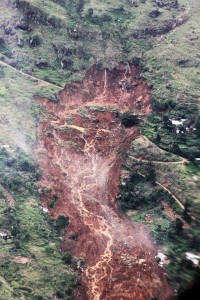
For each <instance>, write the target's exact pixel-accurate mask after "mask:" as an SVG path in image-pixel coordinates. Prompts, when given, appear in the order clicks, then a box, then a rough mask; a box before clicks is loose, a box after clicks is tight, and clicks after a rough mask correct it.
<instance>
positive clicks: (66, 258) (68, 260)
mask: <svg viewBox="0 0 200 300" xmlns="http://www.w3.org/2000/svg"><path fill="white" fill-rule="evenodd" d="M62 260H63V261H64V262H65V263H66V264H70V263H71V261H72V255H71V254H70V253H69V252H66V253H65V254H63V256H62Z"/></svg>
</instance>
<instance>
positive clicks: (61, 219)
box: [56, 216, 69, 229]
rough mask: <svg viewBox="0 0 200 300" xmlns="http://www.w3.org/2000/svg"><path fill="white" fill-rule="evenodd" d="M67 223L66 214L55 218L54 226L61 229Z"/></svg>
mask: <svg viewBox="0 0 200 300" xmlns="http://www.w3.org/2000/svg"><path fill="white" fill-rule="evenodd" d="M67 225H69V217H66V216H59V217H58V219H57V220H56V227H58V228H60V229H62V228H64V227H66V226H67Z"/></svg>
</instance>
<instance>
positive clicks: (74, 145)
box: [36, 64, 171, 300]
mask: <svg viewBox="0 0 200 300" xmlns="http://www.w3.org/2000/svg"><path fill="white" fill-rule="evenodd" d="M137 75H138V74H137V70H136V68H134V67H133V66H131V67H130V68H127V67H125V66H124V65H122V64H121V65H119V68H118V70H115V71H97V70H95V69H91V70H89V71H88V73H87V75H86V78H85V80H84V81H83V82H82V83H72V84H71V85H70V86H67V87H66V88H65V89H64V90H63V91H62V92H61V93H60V102H59V103H58V104H53V103H51V102H48V101H47V100H45V99H41V102H42V103H43V104H44V106H45V107H46V110H47V112H48V114H47V117H46V119H45V120H43V122H41V123H40V125H39V131H38V148H37V149H36V157H37V159H38V162H39V163H40V166H41V168H42V169H43V170H44V175H43V178H42V180H41V182H40V186H41V187H47V186H48V187H51V192H50V193H48V194H43V195H42V197H41V200H42V202H43V205H44V206H46V207H48V208H49V210H50V215H51V216H52V218H57V217H58V215H67V216H69V218H70V225H69V227H68V229H67V230H66V232H65V236H64V241H63V243H62V250H63V251H72V253H73V255H74V256H76V257H79V258H83V259H84V261H85V266H83V267H80V266H79V267H78V269H79V270H80V272H81V286H79V287H78V288H77V289H76V294H75V298H76V299H77V300H86V299H87V300H112V299H115V300H120V299H121V300H126V299H127V300H128V299H130V300H144V299H147V300H148V299H149V300H150V299H151V298H152V297H157V298H158V299H160V300H166V299H170V298H171V290H170V288H169V286H168V285H167V283H166V280H165V276H164V273H163V270H162V269H161V268H160V267H159V266H158V265H157V263H156V262H155V256H156V254H157V249H156V248H155V245H154V243H153V242H152V240H151V238H150V236H149V234H148V232H147V230H146V228H145V227H144V226H143V225H141V224H137V223H133V222H132V221H130V220H129V219H128V217H126V216H125V215H123V214H122V213H121V212H119V210H118V207H117V205H116V202H115V199H116V196H117V194H118V184H119V178H120V172H121V167H122V164H123V162H124V160H125V155H124V154H125V153H126V151H127V149H128V147H129V145H130V143H131V141H132V140H133V139H134V138H136V137H138V136H139V135H140V132H139V130H138V128H137V127H132V128H129V129H126V128H125V127H124V126H123V125H122V124H121V120H120V117H119V112H123V111H126V110H131V109H134V110H135V111H136V112H138V113H141V114H144V113H148V112H150V104H149V102H150V90H149V88H148V87H147V85H146V83H145V81H144V80H143V79H138V76H137ZM120 80H123V85H121V83H120ZM126 84H131V85H132V88H131V90H130V91H127V89H126V88H124V87H125V86H126ZM138 103H139V104H140V105H138ZM97 106H98V107H97ZM52 198H54V199H55V198H56V199H57V201H56V202H55V207H53V208H50V207H49V204H50V201H51V199H52ZM74 233H75V234H76V235H77V240H72V239H71V238H70V235H71V234H74Z"/></svg>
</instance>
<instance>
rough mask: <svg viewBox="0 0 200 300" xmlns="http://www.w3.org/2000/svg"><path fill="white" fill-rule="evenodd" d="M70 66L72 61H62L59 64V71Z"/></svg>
mask: <svg viewBox="0 0 200 300" xmlns="http://www.w3.org/2000/svg"><path fill="white" fill-rule="evenodd" d="M71 65H72V60H71V59H70V58H68V59H62V60H61V62H60V66H61V69H67V68H68V67H70V66H71Z"/></svg>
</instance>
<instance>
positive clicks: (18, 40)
mask: <svg viewBox="0 0 200 300" xmlns="http://www.w3.org/2000/svg"><path fill="white" fill-rule="evenodd" d="M17 46H18V47H20V48H22V47H24V41H23V40H22V39H20V38H19V37H18V38H17Z"/></svg>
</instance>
